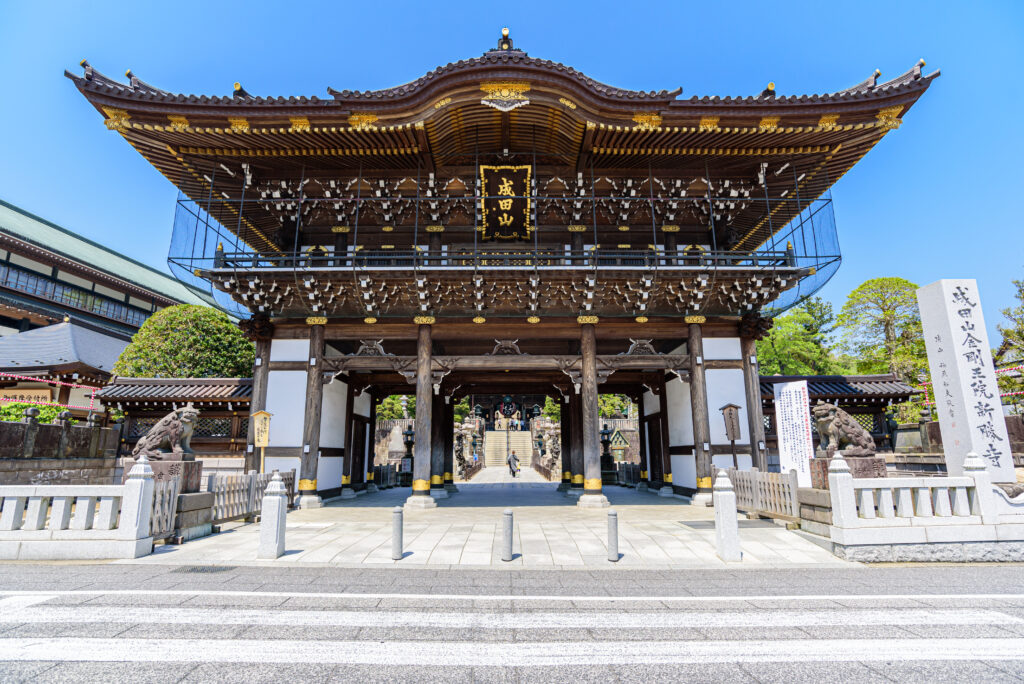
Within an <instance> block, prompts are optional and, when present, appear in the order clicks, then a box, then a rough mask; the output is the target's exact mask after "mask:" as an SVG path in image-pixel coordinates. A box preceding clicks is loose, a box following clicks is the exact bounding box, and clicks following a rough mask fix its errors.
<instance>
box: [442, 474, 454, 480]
mask: <svg viewBox="0 0 1024 684" xmlns="http://www.w3.org/2000/svg"><path fill="white" fill-rule="evenodd" d="M444 481H445V482H453V480H452V474H451V473H445V474H444Z"/></svg>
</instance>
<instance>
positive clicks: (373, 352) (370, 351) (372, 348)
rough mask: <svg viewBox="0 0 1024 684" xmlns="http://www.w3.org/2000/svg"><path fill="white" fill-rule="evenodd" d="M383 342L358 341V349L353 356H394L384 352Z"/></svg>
mask: <svg viewBox="0 0 1024 684" xmlns="http://www.w3.org/2000/svg"><path fill="white" fill-rule="evenodd" d="M382 342H384V340H359V349H357V350H356V353H355V354H354V356H394V354H389V353H387V352H386V351H384V346H383V345H382Z"/></svg>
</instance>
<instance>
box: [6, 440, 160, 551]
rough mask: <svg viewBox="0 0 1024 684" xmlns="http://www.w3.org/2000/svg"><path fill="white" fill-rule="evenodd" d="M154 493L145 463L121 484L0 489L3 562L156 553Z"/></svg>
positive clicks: (24, 486) (152, 483) (149, 472)
mask: <svg viewBox="0 0 1024 684" xmlns="http://www.w3.org/2000/svg"><path fill="white" fill-rule="evenodd" d="M172 486H173V485H172ZM153 492H154V482H153V469H152V468H151V467H150V466H149V462H148V461H146V460H144V459H140V461H139V462H138V463H136V464H135V466H133V467H132V469H131V472H130V473H129V475H128V479H127V480H126V481H125V483H124V484H123V485H43V486H34V485H12V486H0V501H2V507H0V559H3V560H72V559H75V560H85V559H107V558H138V557H139V556H145V555H147V554H149V553H151V552H152V550H153V537H152V534H151V531H150V526H151V520H152V517H153V500H154V497H153ZM171 506H172V511H171V516H172V523H173V504H172V505H171Z"/></svg>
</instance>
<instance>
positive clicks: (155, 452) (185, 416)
mask: <svg viewBox="0 0 1024 684" xmlns="http://www.w3.org/2000/svg"><path fill="white" fill-rule="evenodd" d="M198 418H199V410H198V409H196V408H195V407H193V406H192V404H191V403H189V404H188V405H187V406H184V407H182V408H180V409H177V410H175V411H171V412H170V413H168V414H167V415H166V416H164V417H163V418H161V419H160V422H159V423H157V424H156V425H154V426H153V427H151V428H150V429H149V432H147V433H146V435H145V436H144V437H143V438H142V439H140V440H139V443H138V444H136V445H135V448H134V449H132V456H135V457H136V458H137V457H138V456H139V455H140V454H146V456H147V457H148V458H149V459H150V460H156V461H161V460H163V459H164V457H165V456H167V455H168V454H173V455H174V456H175V458H172V459H171V460H183V459H182V458H181V457H182V455H183V454H192V453H195V452H193V451H192V446H191V441H192V432H193V431H194V430H195V427H196V420H197V419H198Z"/></svg>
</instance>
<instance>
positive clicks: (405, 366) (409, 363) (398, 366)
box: [391, 356, 416, 385]
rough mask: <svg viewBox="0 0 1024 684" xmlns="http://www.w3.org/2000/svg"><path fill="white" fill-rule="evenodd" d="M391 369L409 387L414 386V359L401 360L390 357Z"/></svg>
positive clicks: (400, 358)
mask: <svg viewBox="0 0 1024 684" xmlns="http://www.w3.org/2000/svg"><path fill="white" fill-rule="evenodd" d="M391 367H392V368H393V369H394V371H395V372H396V373H398V374H400V375H401V376H402V377H403V378H405V381H406V382H407V383H409V384H410V385H415V384H416V359H415V358H403V357H401V356H394V357H391Z"/></svg>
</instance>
